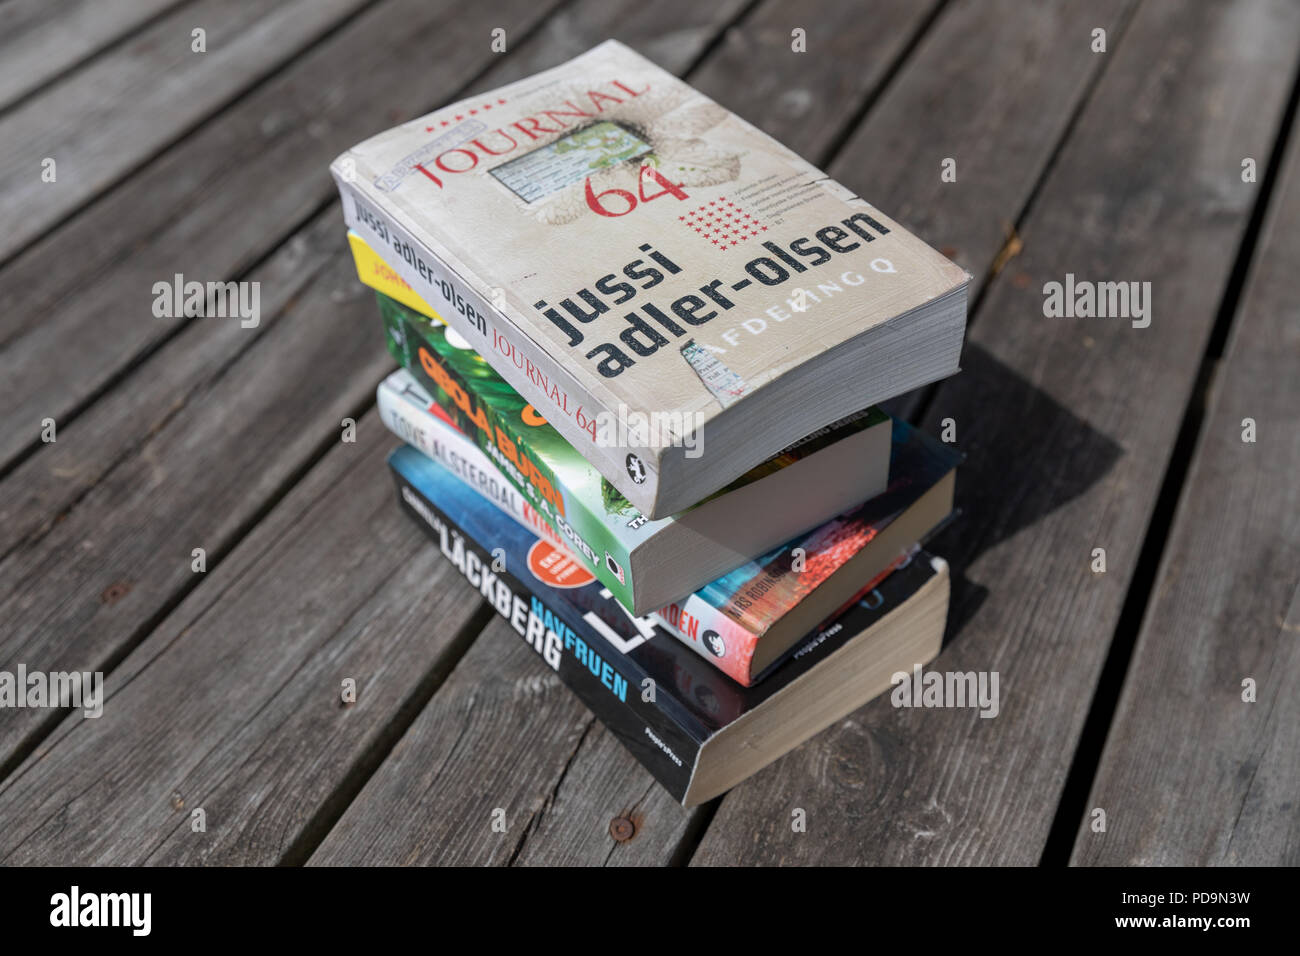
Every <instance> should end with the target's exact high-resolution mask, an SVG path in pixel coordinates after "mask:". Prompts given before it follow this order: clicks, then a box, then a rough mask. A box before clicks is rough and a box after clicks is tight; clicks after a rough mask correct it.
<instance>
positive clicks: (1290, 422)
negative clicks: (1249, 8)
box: [1074, 124, 1300, 866]
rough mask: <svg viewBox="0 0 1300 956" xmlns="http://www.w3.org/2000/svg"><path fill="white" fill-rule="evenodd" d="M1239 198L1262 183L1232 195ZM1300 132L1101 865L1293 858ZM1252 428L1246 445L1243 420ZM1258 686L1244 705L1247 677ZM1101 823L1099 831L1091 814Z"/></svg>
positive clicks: (1152, 644) (1207, 447)
mask: <svg viewBox="0 0 1300 956" xmlns="http://www.w3.org/2000/svg"><path fill="white" fill-rule="evenodd" d="M1240 188H1241V189H1242V190H1244V191H1247V192H1249V191H1251V190H1253V189H1257V188H1259V187H1258V186H1256V185H1253V184H1252V185H1247V184H1242V186H1241V187H1240ZM1297 223H1300V124H1296V125H1295V126H1293V127H1292V130H1291V139H1290V157H1289V159H1288V160H1287V163H1286V166H1285V167H1284V172H1283V173H1282V174H1281V175H1280V178H1279V180H1278V183H1277V187H1276V191H1275V194H1274V196H1273V198H1272V202H1271V204H1270V210H1269V217H1268V219H1267V221H1266V223H1265V226H1264V230H1263V232H1262V234H1261V238H1260V242H1259V246H1258V249H1257V252H1256V254H1255V259H1254V264H1253V266H1252V269H1253V272H1252V274H1251V276H1250V278H1249V280H1248V284H1247V286H1246V291H1245V295H1244V298H1243V300H1242V302H1241V305H1240V308H1239V310H1238V313H1237V316H1236V320H1235V322H1234V323H1233V326H1232V332H1231V337H1230V339H1229V343H1228V347H1227V352H1226V355H1225V357H1224V359H1223V362H1222V366H1221V368H1220V369H1219V372H1218V374H1217V377H1216V383H1215V387H1214V390H1213V395H1212V399H1211V408H1210V410H1209V412H1208V414H1207V415H1206V416H1205V420H1204V422H1203V424H1202V429H1201V437H1200V442H1199V444H1198V446H1197V449H1196V452H1195V455H1194V457H1193V464H1192V468H1191V471H1190V474H1189V477H1188V479H1187V485H1186V488H1185V490H1184V493H1183V495H1182V499H1181V502H1180V504H1179V507H1178V514H1177V518H1176V519H1175V524H1174V529H1173V532H1172V534H1171V535H1170V538H1169V542H1168V545H1167V546H1166V549H1165V553H1164V558H1163V561H1162V563H1161V568H1160V573H1159V575H1158V576H1157V579H1156V584H1155V588H1154V590H1153V600H1152V602H1151V604H1150V605H1149V607H1148V608H1147V614H1146V619H1145V621H1144V622H1143V625H1142V630H1141V633H1140V634H1139V637H1138V642H1137V647H1136V649H1135V651H1134V655H1133V659H1132V662H1131V663H1130V666H1129V670H1128V674H1127V676H1126V678H1125V682H1124V690H1123V693H1122V695H1121V699H1120V704H1119V708H1118V710H1117V711H1116V715H1115V719H1114V721H1113V723H1112V724H1111V727H1110V733H1109V736H1108V739H1107V744H1106V748H1105V751H1104V752H1103V754H1102V760H1101V765H1100V767H1099V768H1098V773H1097V778H1096V780H1095V781H1094V785H1093V788H1092V795H1091V796H1090V798H1089V801H1088V813H1089V816H1088V817H1087V818H1086V819H1085V820H1084V821H1083V823H1082V825H1081V826H1080V829H1079V834H1078V837H1077V840H1076V843H1075V848H1074V862H1075V863H1081V864H1100V865H1105V866H1117V865H1142V866H1166V865H1176V866H1219V865H1225V864H1228V865H1241V864H1249V865H1257V866H1258V865H1263V866H1279V865H1288V866H1295V865H1296V864H1297V863H1300V806H1298V805H1297V789H1296V782H1297V781H1300V489H1298V488H1297V485H1296V481H1295V476H1296V474H1297V473H1300V411H1298V410H1300V375H1297V373H1296V361H1297V357H1298V356H1300V311H1298V310H1297V306H1296V301H1295V290H1294V286H1295V276H1296V275H1297V273H1300V229H1297ZM1247 418H1250V419H1253V420H1254V422H1255V424H1256V428H1257V435H1256V441H1255V442H1254V443H1253V444H1251V443H1247V442H1245V441H1243V440H1242V436H1243V425H1242V423H1243V421H1244V420H1245V419H1247ZM1247 678H1249V679H1251V680H1253V681H1254V682H1255V684H1256V687H1257V692H1256V693H1257V699H1256V701H1255V702H1254V703H1246V702H1244V701H1243V699H1242V697H1243V693H1244V688H1243V686H1242V682H1243V681H1244V680H1246V679H1247ZM1095 807H1100V808H1102V809H1104V810H1105V812H1106V830H1105V832H1102V833H1094V832H1093V831H1092V829H1091V823H1092V817H1091V812H1092V808H1095Z"/></svg>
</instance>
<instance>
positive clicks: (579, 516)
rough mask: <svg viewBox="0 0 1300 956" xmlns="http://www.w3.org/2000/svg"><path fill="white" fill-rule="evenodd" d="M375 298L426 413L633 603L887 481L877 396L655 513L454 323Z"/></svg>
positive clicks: (795, 529) (680, 593)
mask: <svg viewBox="0 0 1300 956" xmlns="http://www.w3.org/2000/svg"><path fill="white" fill-rule="evenodd" d="M379 308H380V312H381V314H382V315H383V318H384V325H385V330H386V340H387V343H388V347H389V350H390V351H391V352H392V354H393V355H394V357H395V358H396V359H397V360H398V361H399V362H401V363H402V365H403V366H404V367H405V368H407V369H408V370H409V371H410V372H411V373H412V374H413V375H414V376H415V378H416V379H417V380H418V381H419V382H420V384H421V385H423V386H424V388H425V389H426V390H427V391H428V392H429V394H430V395H431V397H432V400H433V402H434V403H436V404H437V406H438V407H437V409H433V408H430V409H428V410H427V411H426V414H428V415H430V416H435V417H437V418H441V419H443V420H445V421H446V422H449V423H451V425H453V426H454V427H456V428H459V429H460V430H461V431H462V432H464V433H465V434H467V435H470V436H472V437H473V439H474V440H475V441H476V442H477V444H478V445H479V447H480V448H481V449H482V450H483V452H484V453H485V454H486V455H487V456H488V457H489V458H490V459H491V460H492V461H493V462H494V463H495V464H496V466H497V468H498V469H499V470H500V472H501V474H502V475H503V476H504V477H505V478H506V479H507V480H508V481H509V482H510V483H511V484H512V485H513V486H514V487H515V489H516V490H517V491H519V492H520V493H521V494H523V495H525V496H526V498H527V500H528V501H529V503H530V504H531V505H532V507H533V508H534V509H535V510H536V512H537V513H538V514H539V515H540V516H541V517H542V518H543V520H545V521H546V522H547V523H548V524H550V526H551V527H552V529H554V531H555V532H556V533H557V534H558V535H560V536H561V537H562V538H563V539H564V540H565V541H566V546H567V547H568V548H569V549H570V550H571V551H573V552H574V553H575V554H577V555H579V556H580V557H582V558H583V559H585V561H586V562H587V565H588V568H589V570H591V571H592V572H593V573H595V575H596V576H597V577H598V578H600V580H601V581H602V582H603V583H604V584H605V585H606V586H607V587H608V588H609V589H610V590H611V591H613V592H614V594H615V596H616V597H617V598H618V600H619V601H621V602H622V603H623V604H624V605H625V606H626V607H627V608H628V609H629V610H631V611H632V612H633V613H635V614H644V613H647V612H649V611H652V610H657V609H658V608H661V607H663V606H664V605H665V604H667V603H669V602H670V601H674V600H676V599H678V598H681V597H684V596H685V595H687V594H689V593H691V592H692V591H693V590H695V589H696V588H698V587H699V586H700V585H702V584H704V583H705V582H707V581H712V580H713V579H714V578H716V577H718V576H719V575H720V574H723V573H725V572H727V571H730V570H732V569H733V568H735V567H738V566H739V565H741V564H743V563H744V562H746V561H747V560H749V558H750V557H751V556H753V555H755V554H760V553H763V552H765V551H767V550H768V549H770V548H772V547H774V546H776V545H778V544H781V543H783V542H785V541H788V540H789V539H790V538H792V537H794V536H795V535H797V534H801V533H803V532H804V531H807V530H809V529H810V528H814V527H817V526H818V525H820V524H822V523H823V522H824V521H826V520H827V519H828V518H830V517H831V516H833V515H835V514H838V513H841V512H843V511H846V510H848V509H850V508H852V507H853V506H855V505H857V504H860V503H861V502H862V501H865V500H867V499H868V498H871V497H873V496H875V495H877V494H879V493H880V492H882V491H884V489H885V486H886V483H887V481H888V477H889V456H890V424H889V416H887V415H885V414H884V412H881V411H880V410H879V409H876V408H870V409H867V410H865V411H863V412H859V413H856V414H854V415H850V416H848V417H847V418H845V419H843V420H842V421H839V422H836V423H834V424H833V425H831V426H829V427H827V428H824V429H821V430H819V431H818V432H815V433H814V434H812V435H809V436H806V437H805V438H804V439H803V440H802V441H800V442H797V443H796V444H795V445H793V446H791V447H790V448H786V449H784V450H782V451H781V452H780V453H779V454H777V455H775V456H773V457H772V458H769V459H768V460H767V461H765V462H763V463H762V464H760V465H759V466H757V467H756V468H752V469H750V470H749V471H748V472H747V473H745V474H744V475H742V476H741V477H740V478H738V479H736V480H735V481H734V482H732V483H731V484H730V485H728V486H727V487H726V488H724V489H722V490H721V491H719V492H716V493H715V494H713V495H711V496H710V497H708V498H706V499H705V500H704V501H702V502H700V503H699V504H697V505H695V506H694V507H692V508H688V509H687V510H685V511H683V512H682V513H680V514H677V515H674V516H671V517H668V518H660V519H648V518H646V517H645V516H644V515H642V514H641V513H640V512H639V511H637V509H636V508H635V506H633V505H632V504H631V502H629V501H628V500H627V499H626V498H624V497H623V495H622V494H621V493H620V492H619V491H618V489H617V488H615V487H614V486H613V485H612V484H610V482H609V481H607V480H606V479H605V478H604V477H603V476H602V475H601V474H600V472H599V471H597V470H596V469H595V468H594V467H592V466H591V465H590V464H589V463H588V462H587V461H586V460H585V459H584V458H583V457H582V456H581V455H580V454H579V453H578V452H577V450H576V449H574V448H573V446H572V445H570V444H569V443H568V442H566V441H565V440H564V438H563V437H562V436H561V435H560V434H559V433H558V432H557V431H556V430H555V429H554V428H552V427H551V425H550V423H549V422H547V421H546V419H544V418H542V417H541V416H540V415H539V414H538V413H537V411H536V409H534V408H533V406H532V405H530V404H528V403H527V402H525V401H524V400H523V399H522V398H521V397H520V396H519V394H518V393H517V392H515V390H514V389H513V388H511V387H510V385H509V384H507V383H506V382H505V381H504V380H503V379H501V377H500V376H499V375H497V373H496V372H495V370H493V369H492V367H491V366H489V365H488V364H487V363H486V362H484V361H483V359H482V357H480V356H479V355H478V354H477V353H475V352H474V351H473V350H472V349H470V348H469V347H468V343H466V342H465V341H464V340H463V339H462V338H460V336H459V335H458V334H457V333H456V332H455V331H454V330H452V329H449V328H447V327H446V326H444V325H442V324H440V323H438V322H434V321H429V320H427V319H426V318H424V317H422V316H420V315H418V314H417V313H415V312H413V311H412V310H410V309H407V308H406V307H405V306H403V305H401V304H400V303H398V302H397V301H395V300H393V299H391V298H388V297H387V296H386V295H384V294H383V293H380V294H379ZM412 414H413V415H417V417H418V414H417V413H415V412H412ZM429 427H431V428H434V429H436V428H437V427H438V425H437V423H436V422H435V421H432V420H430V422H429ZM755 515H762V516H763V520H762V521H756V520H754V516H755Z"/></svg>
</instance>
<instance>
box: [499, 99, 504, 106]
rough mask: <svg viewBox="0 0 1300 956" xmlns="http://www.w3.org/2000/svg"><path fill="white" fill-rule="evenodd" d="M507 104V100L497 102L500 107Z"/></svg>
mask: <svg viewBox="0 0 1300 956" xmlns="http://www.w3.org/2000/svg"><path fill="white" fill-rule="evenodd" d="M505 104H506V101H505V100H497V105H498V106H505Z"/></svg>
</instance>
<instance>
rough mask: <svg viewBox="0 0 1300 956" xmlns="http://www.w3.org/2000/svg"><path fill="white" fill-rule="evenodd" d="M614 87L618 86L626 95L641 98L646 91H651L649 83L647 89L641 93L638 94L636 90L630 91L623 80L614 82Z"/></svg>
mask: <svg viewBox="0 0 1300 956" xmlns="http://www.w3.org/2000/svg"><path fill="white" fill-rule="evenodd" d="M614 85H615V86H617V87H618V88H619V89H620V90H622V91H623V92H624V93H626V94H627V95H628V96H640V95H641V93H644V92H646V90H649V89H650V84H649V83H647V84H646V88H645V89H644V90H641V91H640V92H637V91H636V90H633V89H630V88H629V87H628V86H627V84H625V83H624V82H623V81H622V80H615V81H614Z"/></svg>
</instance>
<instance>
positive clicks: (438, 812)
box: [310, 556, 691, 865]
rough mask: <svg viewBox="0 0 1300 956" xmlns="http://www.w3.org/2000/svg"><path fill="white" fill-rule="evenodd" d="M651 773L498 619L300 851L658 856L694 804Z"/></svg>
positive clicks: (611, 858) (571, 858) (580, 859)
mask: <svg viewBox="0 0 1300 956" xmlns="http://www.w3.org/2000/svg"><path fill="white" fill-rule="evenodd" d="M440 560H445V559H441V556H440ZM651 783H652V781H651V780H650V778H649V776H648V774H646V772H645V771H644V770H642V769H641V766H640V765H639V764H638V763H637V762H636V759H635V758H634V757H632V755H631V754H629V753H628V752H627V751H626V750H624V749H623V746H622V745H621V744H619V743H618V742H617V741H616V740H613V739H612V738H611V737H610V736H609V735H608V734H606V733H605V732H604V731H603V729H601V728H600V726H599V724H598V723H597V722H596V720H595V718H594V717H592V716H591V714H590V713H589V712H588V711H587V709H586V708H585V707H583V706H582V704H581V703H580V702H579V701H578V699H577V698H576V697H575V696H574V695H573V694H572V693H571V692H570V691H569V689H568V688H567V687H565V686H564V684H563V683H561V681H560V679H559V678H558V677H556V676H555V674H554V672H552V671H551V670H550V669H549V668H548V667H547V666H546V665H545V664H544V663H543V662H541V661H540V660H538V659H537V654H536V652H535V651H534V650H533V649H532V648H531V647H529V646H528V645H527V644H526V643H525V642H524V641H522V640H521V639H520V637H519V635H518V634H516V633H515V631H514V630H513V629H512V628H511V627H510V625H509V623H508V622H506V621H504V620H501V619H499V618H498V619H497V620H494V621H493V623H492V624H491V625H489V626H488V628H487V630H486V631H485V632H484V634H483V636H482V637H480V638H479V640H477V641H476V642H475V643H474V646H473V647H471V648H470V650H469V652H468V653H467V654H466V655H465V656H464V657H463V658H461V660H460V662H459V663H458V664H457V665H456V669H455V670H454V671H453V672H452V674H451V676H450V677H449V678H448V679H447V681H446V683H444V684H443V686H442V687H441V688H440V689H439V691H438V693H437V694H436V695H435V696H434V698H433V700H431V701H430V702H429V704H428V706H427V707H425V709H424V712H423V713H421V714H420V716H419V718H418V719H417V720H416V721H415V723H413V724H412V725H411V727H410V729H409V730H408V731H407V733H406V736H405V737H403V738H402V740H401V742H400V743H399V744H398V745H397V746H396V747H394V748H393V751H392V753H391V754H390V755H389V757H388V759H387V760H386V761H385V762H384V765H383V766H382V767H381V768H380V769H379V771H378V772H377V773H376V774H375V775H374V776H373V777H372V778H371V779H370V781H369V782H368V783H367V784H366V786H365V788H364V789H363V790H362V791H361V793H360V794H358V796H357V798H356V800H355V801H353V803H352V804H351V806H349V807H348V809H347V812H346V813H344V814H343V816H342V818H340V820H339V822H338V823H337V825H336V826H335V827H334V829H333V830H331V831H330V833H329V835H328V836H327V837H326V838H325V840H324V842H323V843H322V844H321V846H320V848H319V849H318V850H317V851H316V853H315V854H314V855H313V856H312V858H311V860H310V863H311V864H312V865H385V864H402V865H409V864H425V865H428V864H439V865H503V864H508V863H512V862H514V861H516V859H517V858H518V859H520V860H521V861H533V860H536V859H537V857H538V856H539V855H540V856H541V858H542V860H543V861H544V862H548V863H551V862H555V861H557V860H566V861H568V862H570V863H604V862H606V861H608V862H614V863H623V864H630V865H635V864H644V863H662V862H665V861H666V860H667V859H669V858H670V856H671V854H672V852H673V850H674V848H675V846H676V844H677V842H678V841H680V839H681V837H682V835H683V834H684V833H685V831H686V828H687V825H688V823H689V820H690V817H691V814H690V813H688V812H687V811H685V810H683V809H682V808H681V807H679V806H678V805H676V804H675V803H673V802H672V801H671V799H670V798H668V797H667V796H666V794H664V792H663V791H662V789H661V788H658V787H655V789H654V790H651V786H650V785H651ZM497 811H501V812H500V813H498V812H497ZM624 814H631V815H632V816H633V817H634V818H636V819H637V820H638V821H639V826H638V835H637V836H636V837H634V838H633V839H632V840H629V841H627V842H625V843H619V842H616V841H615V840H614V838H613V837H612V836H610V834H609V830H608V827H609V822H610V820H611V818H613V817H618V816H622V815H624ZM494 816H495V817H496V819H498V820H500V821H502V822H501V824H498V826H497V827H496V828H494V825H493V824H494ZM502 826H504V829H502V828H501V827H502ZM534 846H536V847H537V848H538V850H537V852H534V851H533V847H534Z"/></svg>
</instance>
